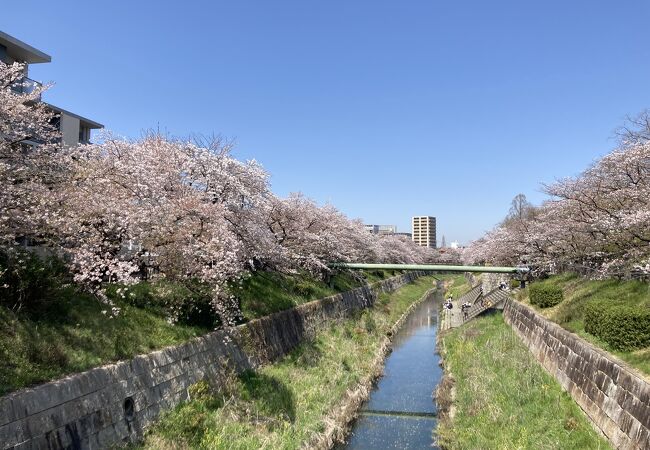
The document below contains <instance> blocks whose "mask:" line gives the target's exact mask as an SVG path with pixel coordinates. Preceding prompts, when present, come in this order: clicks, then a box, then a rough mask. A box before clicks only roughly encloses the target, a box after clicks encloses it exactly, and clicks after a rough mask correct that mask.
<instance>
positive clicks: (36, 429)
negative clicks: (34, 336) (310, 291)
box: [0, 272, 422, 449]
mask: <svg viewBox="0 0 650 450" xmlns="http://www.w3.org/2000/svg"><path fill="white" fill-rule="evenodd" d="M421 275H422V273H416V272H410V273H406V274H404V275H400V276H398V277H394V278H391V279H388V280H384V281H382V282H379V283H375V284H373V285H372V286H368V287H361V288H357V289H354V290H352V291H349V292H346V293H343V294H338V295H334V296H331V297H327V298H325V299H322V300H318V301H315V302H311V303H307V304H304V305H301V306H299V307H296V308H293V309H291V310H287V311H282V312H279V313H276V314H273V315H271V316H268V317H264V318H262V319H259V320H254V321H251V322H249V323H246V324H244V325H241V326H238V327H236V328H235V329H231V330H219V331H216V332H214V333H210V334H208V335H206V336H203V337H201V338H198V339H194V340H192V341H190V342H188V343H186V344H183V345H180V346H176V347H170V348H167V349H164V350H161V351H157V352H153V353H150V354H147V355H140V356H137V357H135V358H133V359H131V360H128V361H123V362H120V363H117V364H111V365H108V366H104V367H99V368H96V369H92V370H89V371H87V372H83V373H80V374H77V375H72V376H69V377H66V378H63V379H61V380H57V381H53V382H50V383H46V384H43V385H40V386H37V387H35V388H32V389H23V390H21V391H17V392H15V393H13V394H10V395H8V396H5V397H3V398H1V399H0V443H1V446H0V448H3V449H9V448H39V449H40V448H48V449H60V448H67V447H71V448H106V447H110V446H113V445H115V444H120V443H125V442H133V441H135V440H138V439H139V438H140V437H141V436H142V434H143V432H144V430H145V429H146V428H147V427H148V426H149V425H150V424H151V423H153V422H154V421H155V420H156V419H157V417H158V416H159V415H160V413H161V412H163V411H165V410H168V409H171V408H173V407H174V406H176V405H177V404H179V403H180V402H182V401H184V400H187V399H188V398H189V397H188V387H189V386H191V385H192V384H194V383H196V382H197V381H199V380H201V379H204V378H208V377H209V378H210V379H211V380H212V381H215V380H219V379H220V377H222V376H223V374H224V372H225V371H224V366H225V365H228V366H230V367H232V368H234V369H235V370H236V371H238V372H241V371H243V370H246V369H250V368H255V367H259V366H260V365H263V364H266V363H269V362H272V361H274V360H275V359H277V358H279V357H280V356H283V355H284V354H286V353H287V352H289V351H290V350H292V349H293V348H295V347H296V346H297V345H298V344H299V343H300V342H301V341H302V340H303V339H305V338H307V337H309V336H312V335H313V334H314V333H315V332H316V331H318V329H320V328H321V327H322V326H323V324H325V323H327V322H328V321H329V320H331V319H336V318H341V317H347V316H349V315H350V314H352V313H353V312H354V311H355V310H359V309H363V308H366V307H369V306H371V305H373V304H374V302H375V300H376V298H377V296H378V294H379V293H381V292H391V291H393V290H395V289H397V288H399V287H401V286H403V285H404V284H406V283H409V282H411V281H413V280H414V279H416V278H418V277H419V276H421Z"/></svg>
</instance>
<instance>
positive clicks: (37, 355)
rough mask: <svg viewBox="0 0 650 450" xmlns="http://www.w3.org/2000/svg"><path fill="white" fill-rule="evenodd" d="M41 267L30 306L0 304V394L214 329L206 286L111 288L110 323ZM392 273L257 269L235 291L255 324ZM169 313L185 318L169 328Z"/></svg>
mask: <svg viewBox="0 0 650 450" xmlns="http://www.w3.org/2000/svg"><path fill="white" fill-rule="evenodd" d="M38 264H39V263H38V262H34V265H35V268H34V269H33V270H32V272H29V273H27V275H31V273H36V274H38V276H39V277H41V278H42V279H43V280H44V281H42V282H41V283H40V285H42V288H41V290H40V291H37V292H33V293H31V296H32V298H33V300H30V301H32V303H31V304H28V305H27V306H26V307H24V308H22V309H18V308H16V307H15V306H14V303H11V302H1V301H0V395H3V394H6V393H8V392H11V391H14V390H16V389H20V388H23V387H27V386H32V385H35V384H38V383H41V382H45V381H49V380H53V379H57V378H60V377H62V376H64V375H67V374H70V373H75V372H81V371H84V370H88V369H90V368H93V367H97V366H100V365H103V364H108V363H110V362H115V361H119V360H123V359H128V358H131V357H133V356H135V355H138V354H142V353H147V352H150V351H152V350H156V349H160V348H163V347H166V346H170V345H177V344H181V343H183V342H186V341H187V340H189V339H191V338H192V337H195V336H200V335H203V334H205V333H208V332H210V331H211V330H212V329H213V328H214V325H215V317H216V316H215V315H214V314H213V313H212V312H211V309H210V306H209V302H210V289H209V287H207V286H201V285H199V284H195V285H192V284H190V285H187V286H183V285H176V284H173V283H170V282H166V281H164V280H163V281H158V282H155V283H148V282H143V283H139V284H137V285H134V286H130V287H129V291H128V293H127V295H126V298H122V297H120V296H119V295H117V294H116V289H117V287H119V286H111V288H110V289H109V290H108V294H109V297H110V298H111V299H112V300H113V301H114V302H115V304H116V305H117V306H119V307H120V308H121V311H120V313H119V314H118V315H117V316H116V317H112V318H111V317H110V314H109V313H108V312H110V307H108V306H106V305H105V304H102V303H100V302H99V301H98V300H97V299H96V298H94V297H92V296H90V295H88V294H85V293H82V292H80V291H79V290H78V289H75V287H74V285H72V284H69V281H68V280H67V276H66V274H65V273H63V272H61V271H57V272H56V273H54V272H52V273H48V272H47V270H50V269H47V268H44V267H36V266H38ZM57 270H58V269H57ZM392 275H393V273H392V272H387V271H376V272H373V273H369V274H366V273H364V272H361V271H357V272H341V273H338V274H336V275H334V276H333V277H332V278H331V280H330V282H329V283H325V282H324V281H322V280H318V279H315V278H313V277H310V276H309V275H307V274H295V275H286V274H279V273H273V272H256V273H255V274H253V275H252V276H250V277H248V278H247V279H246V280H244V281H243V283H242V285H241V286H239V287H237V288H232V287H231V289H232V291H233V292H234V293H235V295H237V296H238V297H239V298H240V303H241V306H242V310H243V314H244V320H250V319H254V318H257V317H262V316H264V315H267V314H271V313H273V312H277V311H280V310H283V309H287V308H292V307H294V306H296V305H299V304H301V303H305V302H308V301H311V300H315V299H318V298H322V297H325V296H328V295H332V294H335V293H337V292H343V291H347V290H350V289H353V288H355V287H358V286H361V285H362V284H363V283H365V282H374V281H378V280H381V279H384V278H388V277H390V276H392ZM32 290H34V289H32ZM0 294H2V292H0ZM40 294H42V295H40ZM196 305H198V306H196ZM104 310H108V311H107V313H106V314H104V313H103V312H102V311H104ZM170 310H173V311H182V312H183V316H182V317H181V318H179V320H178V321H177V322H176V323H170V322H169V321H168V316H169V311H170Z"/></svg>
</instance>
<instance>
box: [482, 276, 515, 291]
mask: <svg viewBox="0 0 650 450" xmlns="http://www.w3.org/2000/svg"><path fill="white" fill-rule="evenodd" d="M511 279H512V275H510V274H507V273H484V274H482V275H481V283H483V292H484V293H486V294H487V293H488V292H490V291H492V290H494V289H496V288H498V287H499V285H500V284H501V283H502V282H503V283H506V285H507V286H510V280H511Z"/></svg>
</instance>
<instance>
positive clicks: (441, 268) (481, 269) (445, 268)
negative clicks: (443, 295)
mask: <svg viewBox="0 0 650 450" xmlns="http://www.w3.org/2000/svg"><path fill="white" fill-rule="evenodd" d="M329 266H330V267H332V268H342V269H369V270H372V269H386V270H430V271H435V272H478V273H515V274H524V273H528V272H530V269H529V268H528V267H525V266H520V267H497V266H453V265H447V264H366V263H343V262H338V263H332V264H330V265H329Z"/></svg>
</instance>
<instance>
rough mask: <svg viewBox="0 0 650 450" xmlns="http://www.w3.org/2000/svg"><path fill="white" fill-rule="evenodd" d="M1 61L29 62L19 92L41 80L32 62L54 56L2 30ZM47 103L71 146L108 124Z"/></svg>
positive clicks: (64, 138)
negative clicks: (33, 73) (31, 75)
mask: <svg viewBox="0 0 650 450" xmlns="http://www.w3.org/2000/svg"><path fill="white" fill-rule="evenodd" d="M0 61H2V62H3V63H5V64H13V63H14V62H20V63H24V64H25V74H24V75H25V78H24V80H25V83H22V85H19V86H16V87H13V88H12V89H14V90H15V91H17V92H24V93H31V92H33V90H34V89H35V88H37V87H38V86H40V85H41V83H39V82H38V81H34V80H32V79H30V78H29V65H30V64H41V63H49V62H51V61H52V57H51V56H50V55H48V54H46V53H43V52H42V51H40V50H38V49H36V48H34V47H32V46H31V45H29V44H26V43H25V42H23V41H20V40H18V39H16V38H15V37H13V36H10V35H8V34H7V33H3V32H2V31H0ZM45 104H46V105H47V107H48V108H50V109H51V110H52V111H53V112H54V113H55V114H56V118H55V119H54V120H55V121H54V124H55V125H56V126H57V128H58V129H59V131H60V132H61V140H62V142H63V145H65V146H70V147H71V146H75V145H77V144H80V143H81V144H87V143H88V142H90V137H91V130H97V129H100V128H104V126H103V125H102V124H101V123H97V122H95V121H93V120H90V119H88V118H86V117H83V116H80V115H78V114H75V113H72V112H70V111H67V110H65V109H63V108H60V107H58V106H55V105H52V104H49V103H45Z"/></svg>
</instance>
